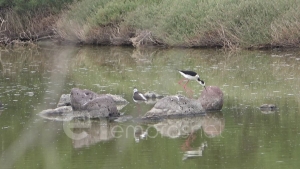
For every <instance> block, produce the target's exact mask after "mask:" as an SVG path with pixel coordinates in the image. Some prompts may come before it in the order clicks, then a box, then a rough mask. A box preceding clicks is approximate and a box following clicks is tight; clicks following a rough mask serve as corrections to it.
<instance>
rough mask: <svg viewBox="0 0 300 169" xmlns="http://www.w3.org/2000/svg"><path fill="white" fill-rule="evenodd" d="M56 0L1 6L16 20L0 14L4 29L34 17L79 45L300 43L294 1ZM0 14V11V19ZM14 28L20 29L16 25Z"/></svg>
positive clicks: (299, 1) (40, 24)
mask: <svg viewBox="0 0 300 169" xmlns="http://www.w3.org/2000/svg"><path fill="white" fill-rule="evenodd" d="M2 1H5V0H2ZM15 1H21V0H15ZM31 1H32V2H34V1H33V0H31ZM44 1H45V2H46V1H50V0H44ZM44 1H41V2H44ZM60 2H64V3H62V4H59V5H57V4H56V6H55V5H54V6H49V5H48V6H46V7H45V5H44V6H43V5H41V6H42V7H43V9H45V8H46V9H47V10H40V9H41V8H40V7H39V6H36V7H35V8H34V10H33V11H34V12H30V13H29V14H28V15H20V14H19V15H18V14H17V12H15V11H16V10H15V9H11V8H8V9H6V10H7V11H8V12H11V13H14V12H15V13H16V14H15V15H13V16H18V17H19V20H22V22H21V21H18V20H12V19H11V18H8V17H7V16H6V20H5V22H11V27H9V29H8V30H14V32H15V34H18V33H19V34H20V33H22V32H28V30H29V32H30V31H31V32H32V30H31V29H32V27H30V26H29V25H30V23H28V22H26V21H30V22H31V21H32V19H35V20H37V21H39V22H38V24H35V23H34V22H32V23H33V24H32V23H31V26H32V25H34V27H36V28H34V29H36V30H39V31H40V30H45V27H47V26H48V28H49V27H51V28H52V29H51V30H54V31H52V32H51V33H52V34H53V35H59V37H60V38H61V39H63V40H66V41H70V42H75V43H83V44H99V45H133V46H135V47H139V46H149V45H157V46H174V47H227V48H265V47H299V45H300V11H299V10H298V9H299V7H300V0H274V1H258V0H249V1H242V0H212V1H210V0H200V1H194V0H186V1H179V0H151V1H145V0H125V1H124V0H79V1H74V2H73V3H72V4H71V5H69V6H68V8H65V7H63V6H64V5H65V4H67V3H70V2H72V0H64V1H60ZM0 5H1V6H3V4H1V0H0ZM1 8H2V7H1ZM61 9H63V10H61ZM59 10H61V12H60V13H58V12H57V11H59ZM45 11H48V12H45ZM53 11H54V12H53ZM32 13H34V15H31V14H32ZM49 14H50V15H49ZM3 15H5V14H3V12H1V14H0V17H1V19H2V20H3V18H4V17H3ZM29 16H35V17H38V19H36V18H35V17H31V18H30V17H29ZM24 21H25V22H24ZM43 21H44V22H45V24H43V23H44V22H43ZM3 23H4V22H3V21H2V26H3ZM24 24H29V25H28V26H27V27H26V26H23V25H24ZM6 25H7V24H6ZM22 26H23V27H22ZM19 27H22V29H16V28H19ZM6 28H8V27H6ZM0 29H1V31H0V41H1V38H2V37H3V35H6V36H7V37H12V34H7V33H6V32H7V31H6V32H5V31H4V33H3V27H0ZM6 30H7V29H6ZM18 31H19V32H18ZM9 32H11V31H9Z"/></svg>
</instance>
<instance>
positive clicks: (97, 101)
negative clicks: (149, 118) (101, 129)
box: [40, 88, 128, 121]
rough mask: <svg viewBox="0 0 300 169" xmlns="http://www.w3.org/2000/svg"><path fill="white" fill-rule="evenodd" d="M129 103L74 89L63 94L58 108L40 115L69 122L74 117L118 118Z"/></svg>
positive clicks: (108, 95)
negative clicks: (69, 92) (120, 111)
mask: <svg viewBox="0 0 300 169" xmlns="http://www.w3.org/2000/svg"><path fill="white" fill-rule="evenodd" d="M126 104H128V102H127V101H126V100H125V99H123V98H122V97H121V96H117V95H111V94H107V95H105V94H102V95H99V94H97V93H94V92H92V91H90V90H86V89H84V90H81V89H78V88H73V89H72V90H71V94H63V95H62V96H61V98H60V100H59V103H58V104H57V106H58V108H56V109H48V110H44V111H42V112H41V113H40V115H41V116H42V117H44V118H47V119H54V120H59V121H68V120H71V119H72V118H74V117H86V118H101V117H118V116H120V113H119V110H120V109H121V108H123V107H124V106H125V105H126Z"/></svg>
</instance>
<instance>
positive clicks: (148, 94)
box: [144, 91, 164, 99]
mask: <svg viewBox="0 0 300 169" xmlns="http://www.w3.org/2000/svg"><path fill="white" fill-rule="evenodd" d="M144 96H145V97H146V98H147V99H161V98H163V97H164V96H163V95H160V94H157V93H155V92H150V91H149V92H146V93H145V94H144Z"/></svg>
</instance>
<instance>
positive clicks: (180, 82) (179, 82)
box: [178, 78, 186, 86]
mask: <svg viewBox="0 0 300 169" xmlns="http://www.w3.org/2000/svg"><path fill="white" fill-rule="evenodd" d="M184 80H186V79H185V78H183V79H181V80H179V81H178V84H179V85H180V86H183V85H182V82H183V81H184Z"/></svg>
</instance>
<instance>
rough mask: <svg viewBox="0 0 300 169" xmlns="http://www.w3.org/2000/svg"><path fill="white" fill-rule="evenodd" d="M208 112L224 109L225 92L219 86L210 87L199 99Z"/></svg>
mask: <svg viewBox="0 0 300 169" xmlns="http://www.w3.org/2000/svg"><path fill="white" fill-rule="evenodd" d="M198 100H199V101H200V103H201V104H202V107H203V108H204V109H205V110H206V111H212V110H221V109H222V107H223V92H222V91H221V89H220V88H219V87H217V86H208V87H206V90H203V91H202V93H201V95H200V98H199V99H198Z"/></svg>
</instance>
